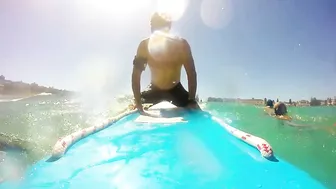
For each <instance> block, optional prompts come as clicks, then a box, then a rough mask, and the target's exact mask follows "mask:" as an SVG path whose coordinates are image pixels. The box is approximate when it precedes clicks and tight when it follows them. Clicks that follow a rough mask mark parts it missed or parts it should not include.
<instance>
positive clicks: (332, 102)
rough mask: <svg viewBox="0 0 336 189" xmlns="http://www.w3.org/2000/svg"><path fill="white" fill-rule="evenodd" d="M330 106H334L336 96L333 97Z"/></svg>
mask: <svg viewBox="0 0 336 189" xmlns="http://www.w3.org/2000/svg"><path fill="white" fill-rule="evenodd" d="M331 105H334V106H335V105H336V96H334V99H333V100H332V101H331Z"/></svg>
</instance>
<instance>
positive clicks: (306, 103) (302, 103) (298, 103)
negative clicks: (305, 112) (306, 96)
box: [296, 100, 310, 106]
mask: <svg viewBox="0 0 336 189" xmlns="http://www.w3.org/2000/svg"><path fill="white" fill-rule="evenodd" d="M296 105H297V106H310V102H309V101H308V100H300V101H298V102H297V104H296Z"/></svg>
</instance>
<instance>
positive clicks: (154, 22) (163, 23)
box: [150, 12, 171, 32]
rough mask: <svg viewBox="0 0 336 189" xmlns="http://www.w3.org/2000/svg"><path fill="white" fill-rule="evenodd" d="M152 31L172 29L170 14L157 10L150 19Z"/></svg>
mask: <svg viewBox="0 0 336 189" xmlns="http://www.w3.org/2000/svg"><path fill="white" fill-rule="evenodd" d="M150 25H151V30H152V32H154V31H157V30H168V31H169V30H170V27H171V19H170V17H169V16H168V15H166V14H162V13H158V12H155V13H154V14H153V15H152V16H151V20H150Z"/></svg>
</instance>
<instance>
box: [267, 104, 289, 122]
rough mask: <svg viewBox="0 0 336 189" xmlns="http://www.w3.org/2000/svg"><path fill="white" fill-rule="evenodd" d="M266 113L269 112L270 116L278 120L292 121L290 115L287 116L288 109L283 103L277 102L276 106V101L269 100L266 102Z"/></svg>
mask: <svg viewBox="0 0 336 189" xmlns="http://www.w3.org/2000/svg"><path fill="white" fill-rule="evenodd" d="M265 112H267V113H268V114H269V115H273V116H276V117H277V118H280V119H286V120H288V119H291V118H290V117H289V116H288V115H287V113H288V112H287V107H286V105H285V104H284V103H283V102H277V103H275V104H274V101H272V100H268V101H267V102H266V108H265Z"/></svg>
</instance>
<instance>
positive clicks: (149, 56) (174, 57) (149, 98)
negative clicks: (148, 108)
mask: <svg viewBox="0 0 336 189" xmlns="http://www.w3.org/2000/svg"><path fill="white" fill-rule="evenodd" d="M150 24H151V31H152V34H151V36H150V37H149V38H146V39H144V40H142V41H141V42H140V44H139V46H138V49H137V53H136V55H135V57H134V60H133V73H132V90H133V95H134V98H135V106H136V108H137V109H138V110H139V111H140V113H145V112H144V109H143V105H142V103H152V104H155V103H159V102H161V101H164V100H166V101H171V102H172V104H174V105H176V106H177V107H187V108H199V106H198V104H197V102H196V100H195V94H196V89H197V76H196V69H195V65H194V59H193V56H192V53H191V49H190V46H189V44H188V42H187V41H186V40H185V39H183V38H180V37H177V36H173V35H172V34H169V30H170V28H171V21H170V19H169V18H167V17H165V15H163V14H159V13H154V14H153V15H152V17H151V21H150ZM147 64H148V66H149V69H150V72H151V83H150V85H149V86H148V89H147V90H145V91H143V92H140V79H141V73H142V72H143V71H144V70H145V68H146V66H147ZM182 66H183V67H184V68H185V70H186V73H187V77H188V91H189V92H188V91H186V90H185V89H184V87H183V86H182V84H181V82H180V77H181V70H182Z"/></svg>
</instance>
